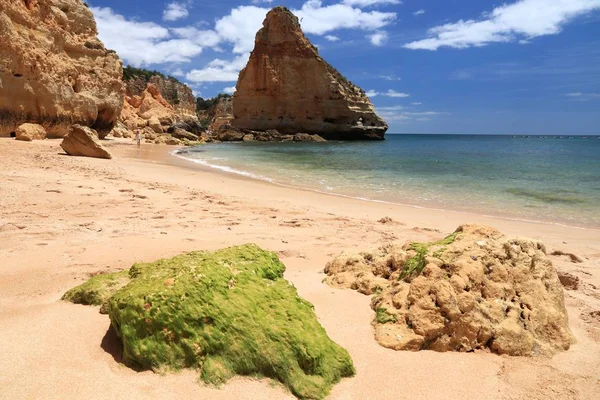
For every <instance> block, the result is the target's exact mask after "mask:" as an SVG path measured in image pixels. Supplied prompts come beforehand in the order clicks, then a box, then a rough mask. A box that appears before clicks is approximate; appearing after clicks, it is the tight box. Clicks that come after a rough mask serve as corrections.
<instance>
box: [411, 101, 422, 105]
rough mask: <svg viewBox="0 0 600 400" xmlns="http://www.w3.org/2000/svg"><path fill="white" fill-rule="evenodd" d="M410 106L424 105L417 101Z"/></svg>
mask: <svg viewBox="0 0 600 400" xmlns="http://www.w3.org/2000/svg"><path fill="white" fill-rule="evenodd" d="M410 104H412V105H413V106H420V105H423V103H421V102H420V101H415V102H414V103H410Z"/></svg>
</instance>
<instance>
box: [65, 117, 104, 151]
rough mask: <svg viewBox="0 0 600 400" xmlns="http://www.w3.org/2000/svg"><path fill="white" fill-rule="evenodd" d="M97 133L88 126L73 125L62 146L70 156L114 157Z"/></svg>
mask: <svg viewBox="0 0 600 400" xmlns="http://www.w3.org/2000/svg"><path fill="white" fill-rule="evenodd" d="M97 135H98V134H97V133H96V131H94V130H93V129H90V128H88V127H86V126H81V125H73V126H72V127H71V130H70V131H69V133H68V134H67V136H65V138H64V139H63V141H62V143H61V144H60V147H62V149H63V150H64V151H65V153H67V154H68V155H70V156H83V157H95V158H112V155H111V154H110V153H109V152H108V150H106V149H105V148H104V147H103V146H102V144H100V141H99V140H98V138H97Z"/></svg>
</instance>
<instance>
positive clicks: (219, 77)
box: [185, 54, 249, 82]
mask: <svg viewBox="0 0 600 400" xmlns="http://www.w3.org/2000/svg"><path fill="white" fill-rule="evenodd" d="M248 56H249V55H248V54H242V55H241V56H238V57H235V58H234V59H233V60H231V61H226V60H221V59H219V58H217V59H215V60H212V61H211V62H209V63H208V65H207V66H206V67H204V68H202V69H193V70H191V71H190V72H188V73H187V74H186V76H185V78H186V79H187V80H188V81H190V82H235V81H237V79H238V73H239V72H240V70H241V69H242V68H244V67H245V66H246V63H247V62H248Z"/></svg>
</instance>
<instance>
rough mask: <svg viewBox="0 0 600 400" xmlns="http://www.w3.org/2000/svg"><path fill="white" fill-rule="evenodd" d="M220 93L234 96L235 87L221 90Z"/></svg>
mask: <svg viewBox="0 0 600 400" xmlns="http://www.w3.org/2000/svg"><path fill="white" fill-rule="evenodd" d="M222 92H223V93H227V94H234V93H235V86H231V87H226V88H223V90H222Z"/></svg>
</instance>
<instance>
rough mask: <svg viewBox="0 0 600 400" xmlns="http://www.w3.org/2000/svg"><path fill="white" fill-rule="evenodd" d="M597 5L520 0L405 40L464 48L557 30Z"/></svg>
mask: <svg viewBox="0 0 600 400" xmlns="http://www.w3.org/2000/svg"><path fill="white" fill-rule="evenodd" d="M598 9H600V1H598V0H552V1H548V0H519V1H516V2H514V3H512V4H504V5H502V6H499V7H496V8H494V9H493V10H492V11H491V12H488V13H484V14H483V16H482V17H481V18H480V19H478V20H473V19H471V20H466V21H465V20H460V21H458V22H454V23H449V24H445V25H440V26H436V27H434V28H431V29H429V30H428V34H429V36H430V37H429V38H427V39H423V40H418V41H415V42H411V43H407V44H405V45H404V47H405V48H407V49H413V50H414V49H420V50H437V49H438V48H440V47H443V46H447V47H453V48H459V49H462V48H467V47H473V46H475V47H477V46H485V45H488V44H490V43H498V42H514V41H518V40H528V39H532V38H535V37H538V36H544V35H555V34H558V33H559V32H560V31H561V30H562V27H563V26H564V25H566V24H567V23H569V22H571V21H572V20H573V19H575V18H576V17H579V16H581V15H584V14H587V13H589V12H591V11H593V10H598Z"/></svg>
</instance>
